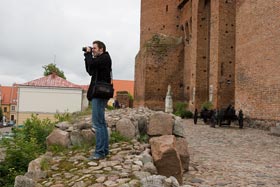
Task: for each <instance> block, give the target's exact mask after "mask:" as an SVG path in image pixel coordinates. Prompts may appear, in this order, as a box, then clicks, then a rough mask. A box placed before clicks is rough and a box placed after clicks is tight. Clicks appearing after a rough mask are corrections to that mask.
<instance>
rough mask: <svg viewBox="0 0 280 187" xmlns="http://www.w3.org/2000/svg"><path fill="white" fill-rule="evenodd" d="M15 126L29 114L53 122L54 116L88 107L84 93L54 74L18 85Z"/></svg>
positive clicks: (81, 89)
mask: <svg viewBox="0 0 280 187" xmlns="http://www.w3.org/2000/svg"><path fill="white" fill-rule="evenodd" d="M17 107H18V110H17V111H18V113H17V119H18V123H17V124H22V123H23V122H24V121H25V120H26V119H27V118H30V116H31V114H36V115H37V116H38V117H39V118H40V119H45V118H49V119H50V120H54V114H56V113H64V112H70V113H72V112H78V111H82V110H83V109H85V108H87V107H88V101H87V99H86V91H85V90H83V88H82V87H81V86H80V85H76V84H74V83H71V82H69V81H67V80H65V79H63V78H61V77H59V76H57V75H56V74H51V75H48V76H45V77H42V78H39V79H36V80H32V81H29V82H27V83H24V84H19V85H18V106H17Z"/></svg>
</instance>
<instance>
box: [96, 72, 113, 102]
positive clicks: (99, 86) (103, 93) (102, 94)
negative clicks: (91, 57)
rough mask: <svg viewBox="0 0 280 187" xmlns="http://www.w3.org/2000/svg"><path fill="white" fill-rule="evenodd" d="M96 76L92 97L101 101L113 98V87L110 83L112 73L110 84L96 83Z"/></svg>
mask: <svg viewBox="0 0 280 187" xmlns="http://www.w3.org/2000/svg"><path fill="white" fill-rule="evenodd" d="M97 76H98V74H97V73H96V78H95V83H94V86H93V89H92V96H93V97H95V98H101V99H110V98H113V96H114V86H113V83H112V71H111V83H107V82H99V81H98V82H97Z"/></svg>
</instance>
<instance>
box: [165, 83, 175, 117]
mask: <svg viewBox="0 0 280 187" xmlns="http://www.w3.org/2000/svg"><path fill="white" fill-rule="evenodd" d="M165 112H167V113H172V112H173V101H172V92H171V86H170V84H169V85H168V88H167V93H166V97H165Z"/></svg>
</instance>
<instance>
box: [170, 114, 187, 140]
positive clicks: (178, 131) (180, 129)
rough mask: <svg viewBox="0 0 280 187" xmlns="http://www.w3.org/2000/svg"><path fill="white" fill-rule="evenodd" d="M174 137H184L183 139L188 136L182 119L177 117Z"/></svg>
mask: <svg viewBox="0 0 280 187" xmlns="http://www.w3.org/2000/svg"><path fill="white" fill-rule="evenodd" d="M173 135H175V136H179V137H183V138H184V137H185V136H186V134H185V130H184V127H183V121H182V119H181V118H180V117H175V120H174V127H173Z"/></svg>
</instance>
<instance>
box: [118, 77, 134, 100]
mask: <svg viewBox="0 0 280 187" xmlns="http://www.w3.org/2000/svg"><path fill="white" fill-rule="evenodd" d="M113 84H114V89H115V93H114V96H115V95H116V93H117V92H118V91H128V92H129V93H130V94H131V95H132V96H133V95H134V81H130V80H113Z"/></svg>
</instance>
